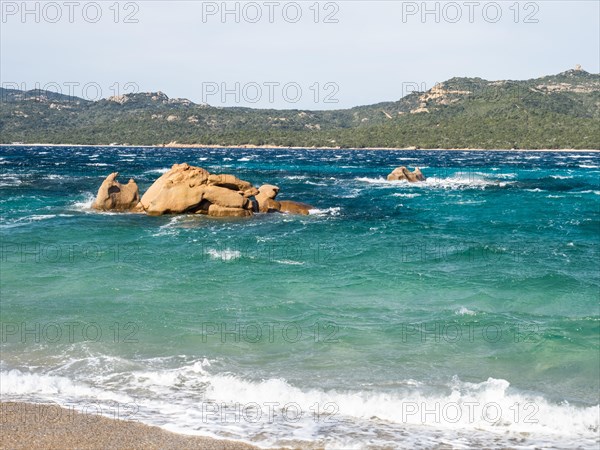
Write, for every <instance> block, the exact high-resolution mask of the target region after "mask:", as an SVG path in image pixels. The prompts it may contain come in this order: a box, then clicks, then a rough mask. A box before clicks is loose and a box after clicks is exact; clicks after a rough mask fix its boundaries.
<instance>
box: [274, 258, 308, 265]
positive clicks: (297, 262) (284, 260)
mask: <svg viewBox="0 0 600 450" xmlns="http://www.w3.org/2000/svg"><path fill="white" fill-rule="evenodd" d="M275 262H276V263H279V264H285V265H287V266H303V265H304V263H303V262H301V261H292V260H290V259H282V260H275Z"/></svg>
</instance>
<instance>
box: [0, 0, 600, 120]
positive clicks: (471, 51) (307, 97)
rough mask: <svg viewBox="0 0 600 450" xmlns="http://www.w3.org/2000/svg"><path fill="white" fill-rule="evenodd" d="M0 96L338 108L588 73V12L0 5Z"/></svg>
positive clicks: (596, 24) (598, 45)
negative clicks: (36, 93)
mask: <svg viewBox="0 0 600 450" xmlns="http://www.w3.org/2000/svg"><path fill="white" fill-rule="evenodd" d="M0 5H1V13H2V17H1V20H0V84H1V86H2V87H5V88H17V89H25V90H28V89H35V88H42V89H48V90H53V91H57V92H61V93H63V94H67V95H75V96H78V97H83V98H86V99H88V100H96V99H99V98H106V97H109V96H112V95H120V94H124V93H129V92H155V91H162V92H164V93H165V94H166V95H168V96H169V97H171V98H174V97H181V98H187V99H190V100H192V101H193V102H196V103H208V104H210V105H213V106H248V107H254V108H283V109H289V108H292V109H296V108H297V109H313V110H314V109H337V108H348V107H352V106H357V105H364V104H372V103H377V102H382V101H395V100H398V99H399V98H401V97H403V96H404V95H406V94H408V93H410V92H411V91H413V90H427V89H430V88H431V87H433V85H434V84H435V83H436V82H441V81H444V80H447V79H449V78H452V77H456V76H464V77H481V78H484V79H488V80H501V79H512V80H521V79H530V78H537V77H540V76H544V75H549V74H556V73H559V72H563V71H565V70H568V69H571V68H574V67H575V65H576V64H580V65H581V66H582V67H583V69H585V70H587V71H588V72H593V73H598V72H600V2H599V1H597V0H590V1H557V0H555V1H535V2H532V1H514V0H510V1H496V2H492V1H490V2H488V1H456V2H452V1H450V2H447V1H442V2H422V1H415V2H412V1H357V0H353V1H321V2H317V1H314V0H311V1H296V2H292V1H275V0H273V1H269V0H267V1H250V2H222V1H216V2H210V1H209V2H206V1H161V0H156V1H122V2H116V1H114V0H111V1H96V2H92V1H89V2H88V1H64V2H62V1H54V2H45V1H37V2H36V1H33V2H23V1H6V0H1V1H0Z"/></svg>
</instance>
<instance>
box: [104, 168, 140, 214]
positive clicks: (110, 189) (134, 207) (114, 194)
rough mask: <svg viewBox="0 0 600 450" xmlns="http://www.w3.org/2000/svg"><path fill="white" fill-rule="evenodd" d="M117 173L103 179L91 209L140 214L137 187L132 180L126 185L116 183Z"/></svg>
mask: <svg viewBox="0 0 600 450" xmlns="http://www.w3.org/2000/svg"><path fill="white" fill-rule="evenodd" d="M118 175H119V173H118V172H114V173H111V174H110V175H109V176H107V177H106V178H105V180H104V181H103V182H102V184H101V185H100V189H98V195H96V200H95V201H94V203H93V204H92V208H94V209H98V210H100V211H136V212H141V211H142V210H141V207H140V205H139V202H140V193H139V189H138V185H137V184H136V183H135V181H133V180H129V182H128V183H127V184H121V183H119V182H118V181H117V176H118Z"/></svg>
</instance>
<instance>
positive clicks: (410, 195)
mask: <svg viewBox="0 0 600 450" xmlns="http://www.w3.org/2000/svg"><path fill="white" fill-rule="evenodd" d="M420 196H421V194H417V193H412V194H392V197H401V198H415V197H420Z"/></svg>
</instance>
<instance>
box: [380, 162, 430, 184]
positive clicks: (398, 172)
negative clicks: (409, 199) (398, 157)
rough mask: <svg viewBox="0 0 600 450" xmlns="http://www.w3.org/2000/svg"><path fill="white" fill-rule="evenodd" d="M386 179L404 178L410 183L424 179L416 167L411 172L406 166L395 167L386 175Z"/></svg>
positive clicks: (396, 179)
mask: <svg viewBox="0 0 600 450" xmlns="http://www.w3.org/2000/svg"><path fill="white" fill-rule="evenodd" d="M387 179H388V181H399V180H406V181H408V182H410V183H416V182H417V181H425V176H424V175H423V173H422V172H421V169H419V168H418V167H417V168H416V169H415V171H414V172H411V171H410V170H408V169H407V168H406V167H404V166H401V167H397V168H395V169H394V170H393V172H392V173H390V174H389V175H388V176H387Z"/></svg>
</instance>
